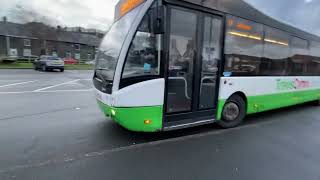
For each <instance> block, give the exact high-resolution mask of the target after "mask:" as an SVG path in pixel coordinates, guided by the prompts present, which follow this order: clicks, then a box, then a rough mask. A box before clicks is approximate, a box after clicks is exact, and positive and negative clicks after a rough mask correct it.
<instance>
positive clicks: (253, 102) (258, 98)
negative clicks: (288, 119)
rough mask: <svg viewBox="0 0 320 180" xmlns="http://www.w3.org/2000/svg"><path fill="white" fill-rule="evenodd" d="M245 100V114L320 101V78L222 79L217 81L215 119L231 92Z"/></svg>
mask: <svg viewBox="0 0 320 180" xmlns="http://www.w3.org/2000/svg"><path fill="white" fill-rule="evenodd" d="M236 92H242V93H244V94H245V95H246V98H247V114H252V113H257V112H262V111H266V110H272V109H276V108H281V107H286V106H291V105H295V104H300V103H304V102H309V101H315V100H319V99H320V78H319V77H317V76H288V77H280V76H279V77H222V78H221V81H220V90H219V103H218V112H217V113H218V114H217V119H221V112H222V108H223V105H224V103H225V101H226V100H227V99H228V98H229V97H230V96H231V95H232V94H234V93H236Z"/></svg>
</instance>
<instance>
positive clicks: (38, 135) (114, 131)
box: [0, 70, 320, 180]
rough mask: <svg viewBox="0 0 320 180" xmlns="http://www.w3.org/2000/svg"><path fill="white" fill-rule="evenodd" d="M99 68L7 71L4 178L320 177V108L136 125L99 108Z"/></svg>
mask: <svg viewBox="0 0 320 180" xmlns="http://www.w3.org/2000/svg"><path fill="white" fill-rule="evenodd" d="M91 76H92V71H65V72H64V73H60V72H39V71H33V70H0V179H1V180H2V179H23V180H26V179H55V180H56V179H113V180H114V179H138V180H141V179H219V180H221V179H245V180H248V179H259V180H264V179H266V180H270V179H272V180H274V179H279V180H280V179H281V180H285V179H288V180H289V179H290V180H292V179H297V180H301V179H314V180H319V179H320V153H319V150H320V131H319V129H320V107H317V106H314V105H313V104H311V103H308V104H303V105H298V106H294V107H290V108H284V109H280V110H276V111H270V112H265V113H260V114H257V115H253V116H249V117H247V118H246V122H245V123H244V124H243V125H242V126H240V127H238V128H234V129H228V130H224V129H220V128H219V127H217V126H216V125H205V126H201V127H195V128H190V129H183V130H178V131H171V132H161V133H134V132H129V131H127V130H125V129H123V128H121V127H119V126H118V125H117V124H115V123H114V122H112V121H111V120H109V119H107V118H105V117H104V116H103V114H102V113H101V112H100V111H99V109H98V106H97V103H96V101H95V97H94V91H93V87H92V83H91Z"/></svg>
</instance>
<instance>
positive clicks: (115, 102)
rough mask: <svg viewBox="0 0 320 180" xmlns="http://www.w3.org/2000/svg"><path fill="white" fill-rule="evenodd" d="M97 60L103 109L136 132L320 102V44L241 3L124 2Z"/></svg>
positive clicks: (230, 120) (225, 122)
mask: <svg viewBox="0 0 320 180" xmlns="http://www.w3.org/2000/svg"><path fill="white" fill-rule="evenodd" d="M96 60H97V63H96V68H95V74H94V77H93V83H94V86H95V89H96V97H97V100H98V104H99V106H100V108H101V110H102V111H103V112H104V114H105V115H106V116H108V117H111V118H112V119H113V120H114V121H115V122H117V123H118V124H120V125H121V126H123V127H124V128H126V129H129V130H131V131H141V132H156V131H167V130H174V129H180V128H186V127H191V126H197V125H203V124H210V123H214V122H216V123H218V124H219V125H220V126H222V127H224V128H231V127H235V126H237V125H239V124H240V123H241V122H242V121H243V119H244V117H245V116H246V115H247V114H253V113H258V112H262V111H267V110H272V109H277V108H282V107H287V106H291V105H295V104H300V103H304V102H315V103H317V104H319V100H320V38H319V37H317V36H315V35H312V34H309V33H307V32H304V31H301V30H299V29H297V28H294V27H291V26H289V25H286V24H283V23H281V22H278V21H276V20H274V19H272V18H270V17H268V16H266V15H264V14H263V13H261V12H259V11H257V10H256V9H254V8H253V7H251V6H250V5H249V4H247V3H245V2H243V1H242V0H121V1H120V2H119V3H118V4H117V6H116V13H115V20H114V23H113V25H112V27H111V29H110V30H109V32H108V33H107V35H106V36H105V37H104V39H103V41H102V43H101V46H100V48H99V50H98V55H97V58H96Z"/></svg>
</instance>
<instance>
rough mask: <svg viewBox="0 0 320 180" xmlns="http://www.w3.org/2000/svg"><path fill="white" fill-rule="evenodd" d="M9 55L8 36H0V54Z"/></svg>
mask: <svg viewBox="0 0 320 180" xmlns="http://www.w3.org/2000/svg"><path fill="white" fill-rule="evenodd" d="M5 55H7V44H6V37H5V36H0V56H5Z"/></svg>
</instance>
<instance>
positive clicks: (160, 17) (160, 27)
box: [150, 6, 165, 34]
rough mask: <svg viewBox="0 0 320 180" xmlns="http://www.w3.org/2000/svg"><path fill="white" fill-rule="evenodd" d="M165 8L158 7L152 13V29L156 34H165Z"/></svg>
mask: <svg viewBox="0 0 320 180" xmlns="http://www.w3.org/2000/svg"><path fill="white" fill-rule="evenodd" d="M164 13H165V9H164V6H158V7H156V8H154V9H152V11H151V14H150V15H151V26H152V27H151V28H152V30H153V33H154V34H164V31H165V30H164Z"/></svg>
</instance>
